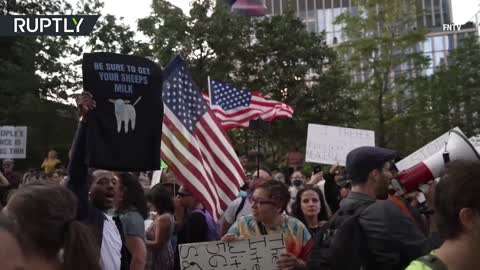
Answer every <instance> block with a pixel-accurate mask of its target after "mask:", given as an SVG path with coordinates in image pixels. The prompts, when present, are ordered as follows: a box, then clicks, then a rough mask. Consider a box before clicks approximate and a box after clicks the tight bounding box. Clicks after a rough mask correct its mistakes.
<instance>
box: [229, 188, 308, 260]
mask: <svg viewBox="0 0 480 270" xmlns="http://www.w3.org/2000/svg"><path fill="white" fill-rule="evenodd" d="M249 200H250V201H251V204H252V214H251V215H248V216H243V217H241V218H239V219H238V220H237V221H236V222H235V223H234V224H233V225H232V227H231V228H230V229H229V230H228V233H227V234H226V235H225V236H224V237H223V238H222V240H224V241H234V240H239V239H242V238H247V237H252V236H259V235H270V234H279V233H283V234H284V235H285V246H286V252H285V253H284V254H282V255H281V256H280V259H279V260H278V261H277V264H278V267H279V269H305V267H306V266H305V261H306V259H307V257H308V254H309V252H310V250H311V248H312V245H313V240H312V237H311V235H310V233H309V232H308V229H307V228H306V227H305V225H304V224H303V223H302V222H301V221H299V220H298V219H296V218H294V217H290V216H287V215H286V214H284V212H285V209H286V207H287V204H288V201H289V200H290V194H289V192H288V188H287V187H286V186H285V185H284V184H283V183H280V182H277V181H258V182H257V183H256V184H255V188H254V191H253V194H252V195H251V196H250V198H249Z"/></svg>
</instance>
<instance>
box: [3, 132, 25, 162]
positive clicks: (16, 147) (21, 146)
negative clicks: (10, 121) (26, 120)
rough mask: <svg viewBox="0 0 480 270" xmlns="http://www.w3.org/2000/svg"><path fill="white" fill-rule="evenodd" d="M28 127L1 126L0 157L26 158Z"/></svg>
mask: <svg viewBox="0 0 480 270" xmlns="http://www.w3.org/2000/svg"><path fill="white" fill-rule="evenodd" d="M26 156H27V127H13V126H3V127H0V159H5V158H26Z"/></svg>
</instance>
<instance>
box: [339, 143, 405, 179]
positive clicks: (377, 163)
mask: <svg viewBox="0 0 480 270" xmlns="http://www.w3.org/2000/svg"><path fill="white" fill-rule="evenodd" d="M396 155H397V153H396V152H395V151H393V150H390V149H386V148H381V147H374V146H361V147H358V148H355V149H353V150H352V151H350V152H349V153H348V154H347V162H346V169H347V176H348V179H350V180H351V181H352V182H354V183H355V182H357V183H358V182H365V181H367V176H368V174H369V173H370V172H371V171H372V170H374V169H377V168H381V167H382V165H383V164H384V163H385V162H386V161H390V160H393V159H395V156H396Z"/></svg>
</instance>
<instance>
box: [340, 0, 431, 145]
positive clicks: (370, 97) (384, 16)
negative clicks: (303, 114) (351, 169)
mask: <svg viewBox="0 0 480 270" xmlns="http://www.w3.org/2000/svg"><path fill="white" fill-rule="evenodd" d="M353 2H354V5H355V6H356V8H354V11H352V12H350V13H344V14H342V15H341V16H339V17H338V18H337V23H339V24H341V25H342V26H343V31H344V34H345V35H346V38H347V41H346V42H345V43H343V44H341V45H340V46H339V50H340V52H341V53H342V55H344V56H345V58H346V61H347V63H348V64H349V66H350V68H351V70H352V71H353V74H352V76H353V77H355V78H356V80H355V81H354V83H353V85H352V87H353V88H355V89H356V91H358V93H357V98H358V99H359V100H360V110H359V111H358V113H359V126H360V127H362V128H367V129H373V130H375V134H376V143H377V145H379V146H386V145H388V146H390V147H394V148H397V149H398V148H400V149H402V148H403V145H399V144H398V141H401V140H403V139H405V138H401V137H402V136H405V133H400V132H399V131H400V130H401V127H400V126H399V125H402V123H404V122H405V121H404V119H405V118H406V117H408V110H409V106H411V103H412V101H413V99H412V98H413V95H412V93H411V92H412V87H411V86H412V83H413V81H415V80H416V79H417V78H418V75H419V71H420V70H421V69H422V68H423V67H424V66H425V65H426V64H427V63H428V59H426V58H425V57H423V56H422V54H421V52H419V51H417V50H416V49H415V47H416V45H417V44H419V43H420V42H422V41H423V40H424V39H425V35H426V33H427V30H426V29H419V28H415V22H416V15H417V14H416V12H415V9H412V8H411V7H413V6H415V1H413V0H407V1H405V0H380V1H377V0H362V1H359V0H354V1H353ZM399 127H400V130H399Z"/></svg>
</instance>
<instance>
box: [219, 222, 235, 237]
mask: <svg viewBox="0 0 480 270" xmlns="http://www.w3.org/2000/svg"><path fill="white" fill-rule="evenodd" d="M231 226H232V224H231V223H228V222H227V221H226V220H224V221H223V222H222V228H221V231H220V232H221V234H220V235H221V236H224V235H225V234H227V232H228V229H230V227H231Z"/></svg>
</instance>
